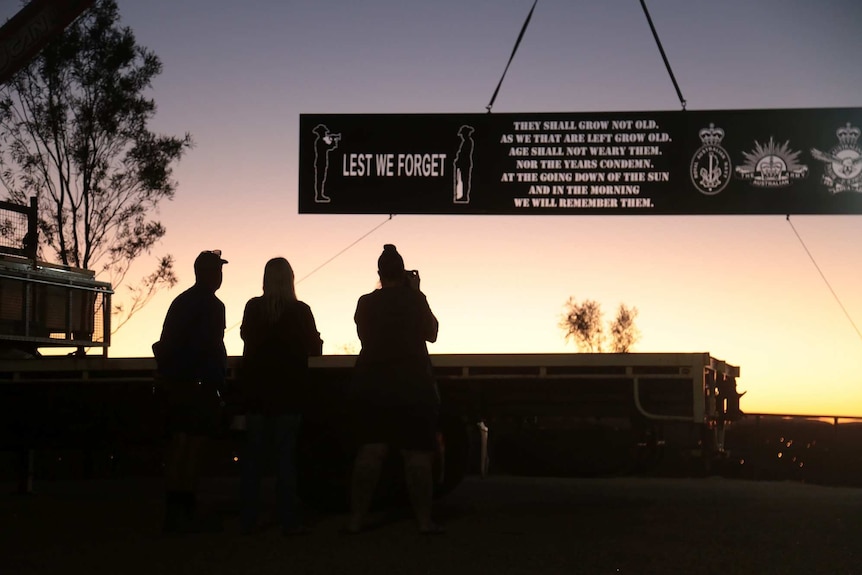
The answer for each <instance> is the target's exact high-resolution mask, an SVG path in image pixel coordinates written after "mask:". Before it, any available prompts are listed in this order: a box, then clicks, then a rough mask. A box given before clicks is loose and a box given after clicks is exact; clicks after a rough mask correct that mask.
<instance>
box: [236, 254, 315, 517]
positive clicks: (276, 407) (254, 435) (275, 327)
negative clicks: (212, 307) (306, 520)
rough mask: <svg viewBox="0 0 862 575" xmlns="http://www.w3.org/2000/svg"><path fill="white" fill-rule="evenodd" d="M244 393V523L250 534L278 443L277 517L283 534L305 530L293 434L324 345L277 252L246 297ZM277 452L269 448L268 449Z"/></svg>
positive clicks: (287, 269)
mask: <svg viewBox="0 0 862 575" xmlns="http://www.w3.org/2000/svg"><path fill="white" fill-rule="evenodd" d="M240 336H241V337H242V340H243V342H244V346H243V354H242V370H241V375H240V394H239V395H240V398H241V402H242V405H243V406H244V407H245V410H246V412H247V413H246V446H245V450H244V452H243V454H242V459H241V463H242V478H241V512H240V515H241V523H242V525H241V529H242V531H243V532H244V533H250V532H252V531H253V530H254V529H255V527H256V525H257V522H258V516H259V511H260V509H259V508H260V483H261V475H262V464H263V460H264V459H265V458H266V455H267V454H268V453H267V449H266V446H267V445H273V446H275V453H274V455H275V456H276V458H277V466H276V486H277V489H278V515H279V520H280V522H281V527H282V530H283V532H284V533H285V534H297V533H303V532H305V527H304V526H303V524H302V518H301V517H300V513H299V506H298V501H297V497H296V438H297V433H298V431H299V426H300V423H301V421H302V412H303V408H304V405H305V402H306V399H307V391H306V388H307V385H308V358H309V356H314V355H320V354H321V348H322V345H323V342H322V340H321V339H320V333H319V332H318V331H317V326H316V324H315V322H314V315H313V314H312V313H311V308H310V307H309V306H308V305H307V304H305V303H304V302H302V301H299V300H298V299H297V298H296V288H295V287H294V274H293V268H291V267H290V263H288V261H287V260H286V259H284V258H281V257H279V258H273V259H271V260H269V261H268V262H267V263H266V266H265V267H264V271H263V295H261V296H258V297H254V298H252V299H250V300H249V301H248V303H247V304H246V306H245V311H244V313H243V318H242V327H241V328H240ZM269 454H272V452H269Z"/></svg>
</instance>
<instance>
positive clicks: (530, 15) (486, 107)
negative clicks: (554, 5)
mask: <svg viewBox="0 0 862 575" xmlns="http://www.w3.org/2000/svg"><path fill="white" fill-rule="evenodd" d="M538 3H539V0H534V1H533V7H532V8H530V13H529V14H527V19H526V20H525V21H524V25H523V26H521V33H520V34H518V39H517V40H515V47H514V48H512V54H511V55H510V56H509V61H508V62H506V68H505V69H504V70H503V75H502V76H500V81H499V82H497V89H496V90H494V95H493V96H491V101H490V102H488V105H487V106H485V109H486V110H488V113H489V114H490V113H491V108H493V107H494V101H495V100H496V99H497V93H498V92H499V91H500V86H502V85H503V78H505V77H506V72H508V71H509V65H510V64H511V63H512V59H514V58H515V52H517V51H518V46H520V45H521V38H523V37H524V32H526V31H527V26H529V24H530V18H532V17H533V10H535V9H536V4H538Z"/></svg>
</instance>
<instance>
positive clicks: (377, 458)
mask: <svg viewBox="0 0 862 575" xmlns="http://www.w3.org/2000/svg"><path fill="white" fill-rule="evenodd" d="M377 270H378V274H379V276H380V286H381V287H380V289H378V290H375V291H374V292H372V293H369V294H366V295H364V296H362V297H361V298H359V302H358V303H357V306H356V314H355V316H354V320H355V321H356V330H357V332H358V334H359V339H360V341H361V342H362V349H361V350H360V352H359V357H358V358H357V360H356V367H355V369H354V381H353V384H354V393H355V395H354V400H355V401H356V405H355V407H356V410H357V415H358V417H357V421H356V425H355V429H354V433H355V436H356V439H357V442H358V444H359V445H360V447H359V450H358V452H357V455H356V460H355V461H354V467H353V476H352V479H351V488H350V519H349V521H348V524H347V528H346V529H347V531H348V532H352V533H355V532H358V531H360V530H361V528H362V522H363V519H364V517H365V515H366V513H367V512H368V510H369V508H370V506H371V502H372V498H373V495H374V490H375V487H376V485H377V482H378V479H379V477H380V469H381V466H382V464H383V461H384V459H385V457H386V456H387V454H388V452H389V449H399V450H400V451H401V454H402V456H403V458H404V471H405V476H406V482H407V490H408V495H409V497H410V503H411V505H412V507H413V511H414V513H415V515H416V520H417V522H418V526H419V531H420V532H421V533H441V532H442V529H441V528H440V527H438V526H437V525H435V524H434V523H433V522H432V520H431V499H432V494H433V479H432V462H433V457H434V452H435V449H436V447H437V419H438V414H439V406H440V399H439V396H438V395H437V386H436V382H435V380H434V375H433V372H432V369H431V360H430V358H429V356H428V349H427V346H426V343H425V342H426V341H430V342H434V341H436V340H437V327H438V324H437V318H436V317H434V314H433V313H432V312H431V308H430V307H429V306H428V301H427V300H426V299H425V295H424V294H423V293H422V292H421V291H419V275H418V273H416V272H405V271H404V260H403V259H402V258H401V255H400V254H399V253H398V251H397V250H396V249H395V246H393V245H391V244H387V245H386V246H384V249H383V253H382V254H381V256H380V258H379V259H378V260H377Z"/></svg>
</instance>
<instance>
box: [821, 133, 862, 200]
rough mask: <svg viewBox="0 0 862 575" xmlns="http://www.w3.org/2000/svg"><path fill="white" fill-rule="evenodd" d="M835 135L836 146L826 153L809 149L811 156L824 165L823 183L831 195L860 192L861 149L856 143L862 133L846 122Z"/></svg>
mask: <svg viewBox="0 0 862 575" xmlns="http://www.w3.org/2000/svg"><path fill="white" fill-rule="evenodd" d="M835 134H836V135H837V136H838V145H837V146H835V147H834V148H832V149H831V150H829V151H828V152H821V151H820V150H818V149H817V148H811V155H812V156H814V157H815V158H817V159H818V160H820V161H821V162H824V163H825V164H826V166H825V169H824V170H823V183H824V184H826V187H827V188H829V191H831V192H832V193H833V194H837V193H839V192H862V149H860V148H859V146H858V145H857V143H856V142H857V141H858V140H859V136H860V134H862V131H860V130H859V128H857V127H856V126H851V125H850V122H847V125H846V126H844V127H843V128H838V129H837V130H836V131H835Z"/></svg>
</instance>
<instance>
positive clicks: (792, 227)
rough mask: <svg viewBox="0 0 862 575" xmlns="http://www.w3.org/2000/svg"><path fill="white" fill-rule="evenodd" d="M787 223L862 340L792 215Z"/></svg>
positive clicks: (788, 216)
mask: <svg viewBox="0 0 862 575" xmlns="http://www.w3.org/2000/svg"><path fill="white" fill-rule="evenodd" d="M787 223H788V224H790V229H792V230H793V233H794V234H796V237H797V238H798V239H799V243H801V244H802V248H803V249H804V250H805V253H807V254H808V257H809V259H810V260H811V263H813V264H814V267H815V268H816V269H817V272H818V273H819V274H820V277H821V278H823V281H824V282H826V287H828V288H829V291H830V292H832V297H834V298H835V301H837V302H838V305H839V306H840V307H841V311H843V312H844V315H845V316H846V317H847V321H849V322H850V325H852V326H853V329H855V330H856V335H858V336H859V339H860V340H862V332H860V331H859V328H858V327H856V323H855V322H854V321H853V318H852V317H850V314H849V313H848V312H847V308H845V307H844V304H843V303H841V299H840V298H839V297H838V294H837V293H835V290H834V289H832V285H831V284H830V283H829V280H828V279H826V275H825V274H824V273H823V270H821V269H820V266H819V265H817V262H816V261H815V260H814V256H813V255H811V252H810V251H809V250H808V246H806V245H805V242H804V241H803V240H802V236H800V235H799V232H797V231H796V227H795V226H794V225H793V222H791V221H790V215H789V214H788V215H787Z"/></svg>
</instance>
